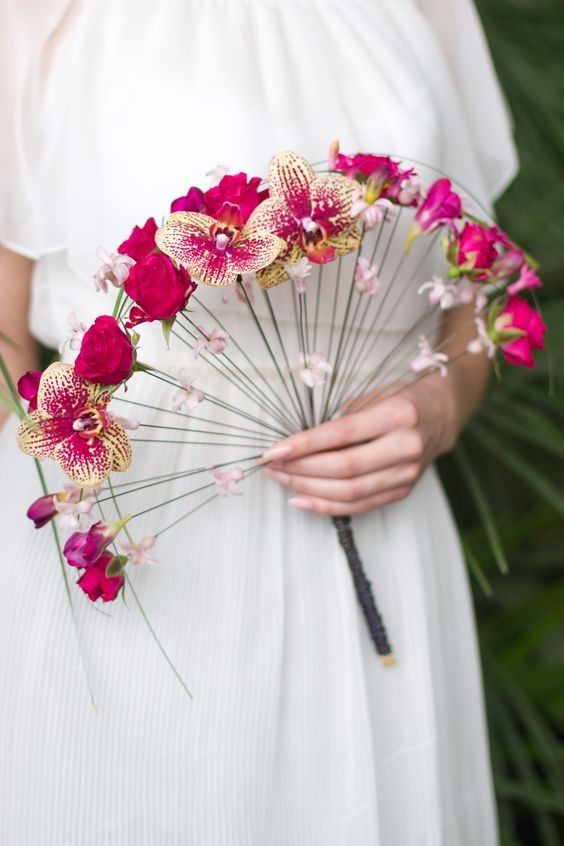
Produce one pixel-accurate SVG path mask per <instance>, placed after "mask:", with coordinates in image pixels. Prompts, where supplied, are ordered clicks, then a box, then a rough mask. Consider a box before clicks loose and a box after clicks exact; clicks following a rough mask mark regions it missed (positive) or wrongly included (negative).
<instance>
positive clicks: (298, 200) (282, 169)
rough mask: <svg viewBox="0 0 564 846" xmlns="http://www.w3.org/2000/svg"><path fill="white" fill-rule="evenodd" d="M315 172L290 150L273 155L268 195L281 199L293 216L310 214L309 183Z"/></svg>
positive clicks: (312, 179) (301, 216) (299, 217)
mask: <svg viewBox="0 0 564 846" xmlns="http://www.w3.org/2000/svg"><path fill="white" fill-rule="evenodd" d="M314 180H315V173H314V170H313V168H312V166H311V165H310V164H309V162H308V161H307V160H306V159H304V157H303V156H300V155H299V154H298V153H294V152H292V151H291V150H284V151H283V152H282V153H278V155H276V156H274V158H273V159H272V161H271V163H270V168H269V170H268V190H269V193H270V197H271V198H274V199H276V200H283V201H284V203H285V204H286V205H287V206H288V208H289V209H290V211H291V212H292V214H293V215H294V217H296V218H298V219H301V218H303V217H309V216H310V215H311V185H312V183H313V182H314Z"/></svg>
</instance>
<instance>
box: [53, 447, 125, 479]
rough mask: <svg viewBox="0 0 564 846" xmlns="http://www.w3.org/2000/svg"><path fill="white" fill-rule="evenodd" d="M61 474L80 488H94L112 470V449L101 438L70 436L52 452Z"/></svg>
mask: <svg viewBox="0 0 564 846" xmlns="http://www.w3.org/2000/svg"><path fill="white" fill-rule="evenodd" d="M53 458H55V460H56V461H58V463H59V465H60V467H61V470H62V471H63V473H66V475H67V476H68V477H69V479H70V480H71V482H74V483H75V485H78V486H79V487H81V488H95V487H97V485H100V484H101V483H102V482H103V481H104V479H106V478H107V477H108V475H109V473H110V471H111V469H112V449H111V448H110V446H109V445H108V444H107V443H106V442H105V441H103V440H102V438H90V439H89V440H87V439H86V438H83V437H81V436H80V435H72V436H71V437H70V438H66V440H64V441H63V442H62V443H60V444H58V445H57V446H56V447H55V449H54V451H53Z"/></svg>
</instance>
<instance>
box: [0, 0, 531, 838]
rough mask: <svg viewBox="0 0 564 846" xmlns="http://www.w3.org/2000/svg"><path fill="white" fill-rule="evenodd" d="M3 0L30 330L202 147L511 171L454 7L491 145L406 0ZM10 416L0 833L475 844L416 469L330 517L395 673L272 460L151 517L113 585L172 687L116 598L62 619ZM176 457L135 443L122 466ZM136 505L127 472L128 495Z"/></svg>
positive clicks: (425, 493) (463, 742)
mask: <svg viewBox="0 0 564 846" xmlns="http://www.w3.org/2000/svg"><path fill="white" fill-rule="evenodd" d="M3 5H4V6H5V13H6V14H5V17H6V19H7V20H11V22H12V24H13V25H12V27H11V33H12V39H13V41H12V50H11V56H12V58H11V60H10V75H11V80H8V85H7V87H8V93H7V94H6V98H5V102H6V114H8V115H9V117H10V126H11V128H12V133H11V134H9V136H8V140H7V144H6V146H5V152H4V154H3V159H2V179H3V187H4V192H3V200H4V199H5V203H4V207H3V209H2V214H1V215H0V220H1V222H2V223H1V225H2V229H1V239H2V240H3V242H4V243H6V244H7V245H8V246H11V247H12V248H14V249H16V250H18V251H19V252H22V253H24V254H27V255H30V256H33V257H35V258H37V259H38V263H37V270H36V275H35V279H34V289H33V304H32V315H31V320H32V327H33V330H34V332H35V333H36V334H37V336H38V337H39V338H40V339H41V340H42V341H44V342H46V343H50V344H52V345H56V344H58V342H59V341H60V339H61V337H63V336H64V335H65V334H66V316H67V314H68V312H69V311H70V310H71V309H73V310H75V311H76V312H77V313H78V314H79V316H80V317H81V319H83V320H85V322H88V320H90V319H91V318H92V317H93V316H94V315H95V314H97V313H100V312H101V311H102V310H103V309H104V308H105V307H106V306H105V304H104V299H103V296H101V295H95V294H94V293H93V289H92V286H91V283H90V282H89V281H88V274H89V272H90V271H91V270H93V269H94V268H95V266H96V258H95V257H94V256H93V249H94V248H95V247H96V246H97V245H99V244H101V245H104V246H105V247H106V248H113V247H114V246H115V245H116V244H117V243H119V242H120V241H121V240H122V239H123V238H124V237H125V236H126V235H127V233H128V231H129V229H130V227H131V225H132V224H133V223H134V222H137V223H143V221H144V220H145V219H146V217H148V216H149V215H152V214H155V215H156V216H157V217H159V215H161V214H164V213H165V212H166V209H167V203H168V202H169V201H170V199H171V198H172V197H174V196H178V195H179V194H181V193H183V192H184V190H185V188H186V187H187V186H188V185H189V184H191V183H192V182H194V183H202V178H203V174H204V173H205V172H206V171H207V170H208V169H209V168H210V167H213V166H214V165H216V164H217V163H220V162H221V163H224V164H226V165H228V166H230V167H231V169H233V170H237V169H247V170H248V171H249V172H252V173H264V172H265V170H266V165H267V163H268V159H269V157H270V156H271V154H272V153H273V152H274V151H276V150H278V149H281V148H284V147H293V148H295V149H297V150H299V151H300V152H302V153H304V154H305V155H306V156H308V157H310V158H311V159H312V160H314V161H315V160H318V159H321V158H322V157H323V156H324V155H325V151H326V146H327V143H328V142H329V141H331V140H332V139H333V138H335V137H339V138H340V139H341V142H342V146H343V148H344V149H345V150H354V149H371V150H372V149H374V150H380V151H388V152H395V153H397V154H399V155H403V156H409V157H412V158H414V159H418V160H422V161H425V162H427V163H428V164H430V165H433V166H435V167H438V168H443V169H446V170H447V171H448V172H449V173H451V174H452V175H453V176H454V177H456V178H458V179H459V180H460V181H461V182H462V183H464V184H465V185H466V186H467V187H468V189H469V190H470V191H472V192H473V193H474V194H475V195H477V197H478V198H479V199H480V200H483V201H485V202H487V201H488V200H489V199H490V198H491V196H492V194H493V192H494V191H495V190H498V189H499V188H500V187H501V186H502V185H503V184H504V183H505V182H506V181H507V180H508V179H509V178H510V176H511V174H512V172H513V170H514V165H515V159H514V152H513V148H512V146H511V142H510V136H509V131H508V127H507V123H506V121H505V119H504V118H503V112H502V108H503V107H502V102H501V99H500V95H499V91H498V89H497V87H496V82H495V78H494V77H493V75H492V71H491V66H490V65H489V64H488V62H489V59H488V57H487V54H486V52H485V49H484V44H483V36H482V34H481V32H480V31H479V29H477V28H476V19H475V18H474V17H472V16H471V17H470V18H469V19H468V20H469V21H470V23H471V27H470V29H471V32H472V38H473V39H475V43H476V44H478V45H479V47H480V49H479V50H478V51H477V53H476V54H470V55H468V56H467V57H466V58H467V61H468V67H466V68H465V69H461V67H460V64H458V66H457V69H456V74H457V75H458V82H460V79H461V78H462V79H470V78H473V79H475V80H476V84H477V85H481V93H482V97H483V102H484V103H486V102H487V103H488V108H489V109H490V112H491V114H492V115H493V118H492V127H493V129H492V132H493V134H494V138H495V140H494V138H492V140H491V145H489V146H488V145H486V144H485V143H484V138H485V135H484V128H483V127H481V126H477V124H476V119H475V112H473V106H472V103H470V102H469V100H468V96H469V95H468V89H469V86H468V85H467V84H466V83H464V85H463V86H462V87H463V88H464V91H465V92H466V93H464V91H462V89H461V88H460V86H458V88H457V85H456V80H455V78H454V76H453V75H452V73H451V71H452V68H451V67H449V62H448V58H447V57H445V55H444V54H443V53H442V52H441V47H440V39H441V38H444V37H445V33H444V32H441V33H439V37H438V38H437V37H436V35H435V34H434V31H433V28H432V27H431V26H429V21H432V20H433V17H432V14H433V13H432V10H430V9H429V8H427V9H426V10H425V9H424V10H423V11H426V13H427V15H429V17H427V18H426V17H425V16H424V14H423V12H422V11H421V9H419V8H418V7H417V6H416V4H415V3H414V2H412V0H380V2H375V0H353V2H350V3H347V4H346V7H345V6H344V5H343V4H342V3H337V2H332V0H284V2H283V1H282V0H223V2H222V0H205V2H202V0H169V2H167V3H160V4H159V3H156V2H152V0H137V2H135V3H132V2H120V3H119V4H116V3H114V4H111V3H110V2H109V0H108V2H103V0H98V2H83V3H78V2H70V3H64V2H61V3H58V4H57V3H54V4H50V8H49V11H48V12H47V11H46V10H45V9H44V8H43V6H42V5H41V4H39V3H37V4H32V3H30V4H26V6H27V9H26V10H23V9H22V6H21V4H14V5H12V3H9V2H7V0H4V3H3ZM454 5H456V6H460V7H461V8H463V9H464V10H465V11H464V14H466V13H467V10H468V6H469V4H468V3H467V2H466V0H458V2H457V3H456V4H454ZM466 25H469V24H468V21H467V22H466ZM447 41H448V38H447ZM457 61H458V62H459V61H460V57H458V58H457ZM474 61H475V64H474ZM464 74H465V75H466V76H464ZM5 79H7V77H5ZM470 99H471V98H470ZM474 105H475V104H474ZM489 149H492V150H495V151H497V152H496V155H495V156H491V157H490V159H489V160H488V163H487V164H485V159H484V152H485V153H486V154H487V153H488V150H489ZM235 307H236V306H235V304H233V308H235ZM229 308H230V306H228V307H227V309H228V310H229ZM233 319H236V318H235V317H234V318H233ZM146 343H147V347H148V348H150V345H151V342H150V340H149V339H147V341H146ZM134 390H135V389H134ZM224 390H225V389H224ZM226 398H227V399H228V401H229V399H231V400H235V399H236V396H235V395H233V396H231V395H230V394H229V393H227V394H226ZM146 399H147V401H149V402H152V403H154V404H159V402H161V401H164V394H163V395H161V393H160V392H159V390H155V391H154V392H153V394H152V395H151V397H150V398H146ZM14 430H15V422H14V421H10V422H9V423H8V425H7V426H6V427H5V428H4V430H3V432H2V433H1V435H0V467H1V468H2V480H3V485H4V492H5V497H4V501H3V505H2V509H1V510H0V537H2V540H3V546H4V551H5V554H4V576H3V590H2V591H1V592H0V660H1V668H2V687H1V693H0V750H1V760H2V764H1V765H0V840H1V842H2V843H6V844H10V846H12V844H13V846H130V845H131V846H133V844H135V846H156V844H159V846H161V844H163V846H314V845H315V846H341V845H342V846H493V844H495V843H496V842H497V836H496V820H495V810H494V804H493V798H492V790H491V780H490V772H489V764H488V754H487V739H486V730H485V724H484V713H483V703H482V690H481V681H480V669H479V661H478V656H477V649H476V639H475V630H474V621H473V616H472V608H471V602H470V597H469V589H468V584H467V579H466V573H465V568H464V563H463V560H462V557H461V553H460V548H459V543H458V539H457V537H456V533H455V530H454V527H453V523H452V518H451V516H450V513H449V510H448V506H447V504H446V502H445V500H444V496H443V493H442V491H441V488H440V485H439V483H438V481H437V478H436V475H435V472H434V470H433V469H430V470H429V471H427V473H426V474H425V475H424V477H423V478H422V479H421V480H420V482H419V483H418V485H417V487H416V489H415V491H414V492H413V494H412V495H411V496H410V497H409V498H408V499H407V500H405V501H403V502H400V503H397V504H395V505H392V506H390V507H387V508H384V509H381V510H379V511H375V512H373V513H371V514H368V515H364V516H363V517H361V518H359V519H358V520H355V524H356V529H355V531H356V535H357V539H358V545H359V547H360V550H361V552H362V555H363V558H364V560H365V564H366V567H367V570H368V572H369V575H370V577H371V579H372V580H373V582H374V584H375V585H376V586H377V590H378V598H379V603H380V605H381V607H382V608H383V609H384V611H385V615H386V621H387V624H388V628H389V631H390V632H391V633H393V634H392V637H393V642H394V647H395V651H396V653H397V654H398V656H399V661H398V664H397V666H396V667H394V668H393V669H386V668H383V667H381V666H380V664H379V663H378V661H377V660H376V659H375V656H374V653H373V649H372V647H371V644H370V643H369V641H368V638H367V635H366V632H365V630H364V627H363V624H362V622H361V620H360V619H359V614H358V610H357V605H356V600H355V598H354V595H353V591H352V587H351V583H350V578H349V575H348V572H347V569H346V566H345V564H344V561H343V557H342V554H341V552H340V550H339V548H338V546H337V544H336V540H335V536H334V530H333V529H332V527H331V525H330V524H329V521H327V520H325V519H321V518H318V517H316V516H315V515H308V514H304V513H295V512H293V511H291V510H290V509H288V508H287V506H286V503H285V499H286V496H287V494H286V492H284V491H281V490H280V489H279V487H278V486H277V485H275V484H274V483H273V482H271V481H270V480H268V479H266V478H263V477H260V475H259V474H256V475H255V476H253V478H252V479H251V480H249V482H248V484H246V486H245V493H244V495H243V496H241V497H233V498H228V499H225V500H220V501H216V502H214V503H212V504H210V506H208V507H207V508H204V509H202V510H201V511H200V512H199V513H198V515H194V517H193V518H191V519H189V520H187V521H185V522H181V523H179V525H178V526H177V527H176V528H175V529H174V530H173V531H171V532H168V533H166V534H164V535H163V536H162V538H161V539H160V541H159V547H158V558H159V564H158V565H155V566H147V567H144V568H139V569H137V570H135V572H134V573H133V582H134V585H135V587H136V589H137V591H138V593H139V595H140V598H141V599H142V602H143V605H144V608H145V610H146V612H147V614H148V617H149V619H150V620H151V622H152V624H153V626H154V628H155V630H156V631H157V633H158V635H159V637H160V638H161V641H162V643H163V645H164V646H165V647H166V649H167V651H168V653H169V654H170V656H171V658H172V659H173V661H174V663H175V665H176V666H177V668H178V670H179V671H180V673H181V674H182V676H183V677H184V678H185V679H186V680H187V682H188V684H189V686H190V688H191V690H192V692H193V694H194V699H193V700H189V699H188V698H187V697H186V695H185V694H184V692H183V691H182V689H181V687H180V685H179V684H178V682H177V680H176V679H175V678H174V676H173V674H172V673H171V671H170V669H169V667H168V666H167V665H166V663H165V662H164V660H163V658H162V655H161V654H160V653H159V651H158V649H157V647H156V646H155V643H154V641H153V640H152V639H151V637H150V635H149V633H148V630H147V628H146V626H145V624H144V622H143V620H142V618H141V615H140V614H139V613H138V611H137V609H136V607H135V605H134V604H133V603H132V601H131V598H130V600H129V603H128V606H125V605H123V604H122V603H121V602H119V603H115V604H114V605H113V606H112V607H111V608H109V609H107V608H105V609H104V610H109V612H110V614H109V616H105V615H102V614H100V613H98V612H97V611H96V610H94V609H93V608H92V606H91V605H89V603H88V600H87V599H86V598H85V597H83V596H82V594H80V595H78V594H79V591H76V592H75V594H74V604H75V615H76V626H77V628H78V637H77V635H76V631H75V625H74V623H73V620H72V618H71V616H70V614H69V610H68V605H67V600H66V596H65V592H64V588H63V583H62V579H61V577H60V573H59V572H58V566H59V565H58V562H57V558H56V555H55V554H54V551H53V548H52V537H51V535H50V532H49V529H43V530H41V531H34V530H33V529H32V528H30V525H29V522H28V521H27V520H26V518H25V509H26V507H27V505H28V504H29V502H30V501H31V500H32V499H33V498H34V497H35V496H36V495H38V493H39V490H38V484H37V479H36V477H35V470H34V467H33V462H31V461H30V460H29V459H28V458H27V457H25V456H23V455H21V454H20V453H19V452H18V451H17V449H16V447H15V444H14ZM193 457H194V456H193V453H190V455H189V456H188V454H187V452H186V449H185V448H182V447H180V446H179V447H176V448H175V447H173V446H171V447H170V448H169V449H166V450H165V449H163V450H160V451H159V450H157V449H154V450H153V449H151V450H149V449H144V448H141V447H139V448H138V449H137V450H136V456H135V474H136V476H138V477H139V478H144V477H148V476H151V475H152V474H153V475H154V474H155V473H164V472H167V471H168V470H170V471H175V470H178V469H179V468H182V467H185V466H190V464H191V463H192V461H193ZM198 460H201V462H202V463H205V461H206V460H207V458H206V454H205V453H204V452H203V451H202V453H201V455H199V456H198ZM47 471H48V480H49V487H50V489H51V490H56V489H59V487H60V483H61V477H60V474H59V473H58V471H57V469H56V468H55V467H48V468H47ZM177 490H178V491H181V486H180V483H177V484H176V485H175V484H172V485H171V486H170V487H169V488H168V489H167V494H168V493H170V495H171V496H174V494H175V492H176V491H177ZM151 497H153V500H151ZM151 501H154V493H153V494H149V493H147V492H144V493H141V494H140V499H139V507H143V503H145V504H150V503H151ZM174 508H175V507H171V509H169V511H168V512H167V520H171V519H173V517H174V515H175V514H177V515H178V516H180V515H181V514H182V509H183V508H184V506H181V505H178V508H177V510H173V509H174ZM140 519H141V520H142V522H143V525H142V526H140V528H139V534H142V533H143V532H144V531H154V529H155V519H156V518H155V517H154V516H151V515H147V518H146V520H145V519H144V518H140ZM83 664H85V665H86V666H87V668H88V671H89V674H90V677H91V680H92V684H93V688H94V693H95V697H96V704H97V708H96V710H94V709H93V708H92V707H91V705H90V703H89V699H88V691H87V686H86V683H85V678H84V670H83Z"/></svg>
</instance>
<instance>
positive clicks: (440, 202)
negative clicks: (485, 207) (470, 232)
mask: <svg viewBox="0 0 564 846" xmlns="http://www.w3.org/2000/svg"><path fill="white" fill-rule="evenodd" d="M461 214H462V200H461V199H460V197H459V195H458V194H456V193H455V192H454V191H453V190H452V183H451V181H450V179H437V181H436V182H433V184H432V185H431V187H430V188H429V191H428V193H427V196H426V197H425V199H424V200H423V202H422V203H421V205H420V206H419V208H418V209H417V212H416V213H415V218H414V222H413V226H412V227H411V229H410V231H409V234H408V236H407V242H406V245H405V247H404V249H405V252H408V251H409V248H410V247H411V244H412V243H413V241H414V239H415V238H417V237H418V236H419V235H423V234H425V233H428V232H434V231H435V230H436V229H438V228H439V227H440V226H444V225H447V224H450V225H452V224H453V222H454V221H455V220H456V219H457V218H459V217H460V215H461Z"/></svg>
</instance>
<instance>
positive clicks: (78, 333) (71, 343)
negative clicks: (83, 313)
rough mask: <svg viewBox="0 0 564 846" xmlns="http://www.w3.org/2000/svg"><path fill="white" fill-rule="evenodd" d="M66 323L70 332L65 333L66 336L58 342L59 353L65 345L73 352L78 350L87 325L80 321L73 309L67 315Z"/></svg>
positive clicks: (62, 351) (63, 349)
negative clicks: (68, 333)
mask: <svg viewBox="0 0 564 846" xmlns="http://www.w3.org/2000/svg"><path fill="white" fill-rule="evenodd" d="M67 323H68V325H69V326H70V328H71V333H70V335H67V337H66V338H63V340H62V341H61V343H60V344H59V352H60V354H61V355H62V354H63V353H64V351H65V347H66V346H68V348H69V349H70V350H72V351H73V352H78V351H79V350H80V346H81V344H82V339H83V338H84V334H85V332H86V329H87V326H86V325H85V324H84V323H81V322H80V320H79V319H78V317H77V316H76V312H74V311H71V312H70V314H69V315H68V317H67Z"/></svg>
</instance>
